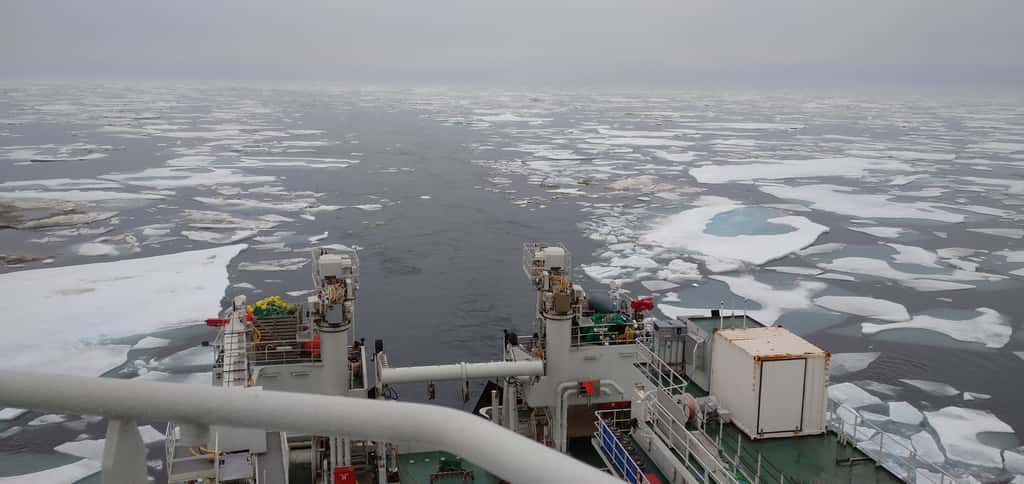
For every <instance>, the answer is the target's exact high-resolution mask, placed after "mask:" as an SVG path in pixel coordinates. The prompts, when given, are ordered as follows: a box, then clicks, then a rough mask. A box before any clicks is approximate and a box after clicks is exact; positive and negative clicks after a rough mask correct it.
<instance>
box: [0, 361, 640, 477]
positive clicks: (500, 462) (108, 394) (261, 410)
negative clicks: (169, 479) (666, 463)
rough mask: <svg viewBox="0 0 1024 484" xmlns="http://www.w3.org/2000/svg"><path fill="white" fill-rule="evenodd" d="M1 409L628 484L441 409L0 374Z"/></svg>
mask: <svg viewBox="0 0 1024 484" xmlns="http://www.w3.org/2000/svg"><path fill="white" fill-rule="evenodd" d="M0 404H2V405H5V406H11V407H18V408H35V409H41V410H48V411H55V412H64V413H71V414H83V415H104V414H106V415H118V416H122V417H145V418H151V419H166V420H177V421H189V422H195V423H200V424H207V425H213V424H219V425H232V426H238V427H259V428H263V429H267V430H268V431H294V432H308V433H310V434H319V435H322V434H325V433H326V434H334V435H345V436H348V437H350V438H354V439H368V440H376V439H381V440H385V441H416V442H423V443H426V444H430V445H434V446H437V447H438V448H439V449H442V450H446V451H448V452H451V453H454V454H456V455H460V456H462V457H464V458H465V459H467V460H469V461H470V462H473V463H474V464H477V465H479V466H481V467H483V468H484V469H486V470H488V471H489V472H492V473H494V474H496V475H497V476H499V477H502V478H504V479H506V480H510V481H512V482H587V483H594V484H600V483H616V482H621V481H619V480H618V479H615V478H614V477H612V476H609V475H608V474H605V473H603V472H601V471H599V470H597V469H595V468H593V467H590V466H589V465H587V464H584V463H582V462H579V461H576V460H574V459H572V458H571V457H568V456H565V455H562V454H560V453H558V452H556V451H555V450H553V449H549V448H547V447H544V446H543V445H540V444H537V443H536V442H533V441H532V440H530V439H527V438H526V437H523V436H521V435H518V434H515V433H513V432H510V431H508V430H506V429H504V428H502V427H501V426H498V425H494V424H492V423H490V422H488V421H487V420H484V419H481V418H479V417H476V416H474V415H472V414H469V413H465V412H460V411H458V410H454V409H450V408H444V407H439V406H434V405H423V404H416V403H405V402H395V401H380V400H366V399H356V398H347V397H330V396H322V395H303V394H295V393H285V392H269V391H259V390H243V389H227V388H215V387H211V388H205V387H202V386H198V385H196V386H194V387H192V388H189V390H188V391H187V392H183V391H182V388H181V385H179V384H173V383H155V382H143V381H131V380H119V379H114V378H88V377H77V376H65V375H48V374H43V373H32V372H13V371H0ZM510 456H515V457H516V458H510ZM523 462H529V463H530V465H523V464H522V463H523Z"/></svg>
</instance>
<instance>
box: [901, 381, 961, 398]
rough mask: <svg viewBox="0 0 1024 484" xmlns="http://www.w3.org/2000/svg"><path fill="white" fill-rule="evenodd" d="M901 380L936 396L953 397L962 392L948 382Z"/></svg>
mask: <svg viewBox="0 0 1024 484" xmlns="http://www.w3.org/2000/svg"><path fill="white" fill-rule="evenodd" d="M900 381H901V382H903V383H906V384H907V385H910V386H912V387H916V388H918V389H920V390H922V391H924V392H925V393H928V394H929V395H934V396H936V397H952V396H954V395H959V394H960V390H957V389H956V387H954V386H953V385H950V384H948V383H942V382H937V381H931V380H911V379H901V380H900Z"/></svg>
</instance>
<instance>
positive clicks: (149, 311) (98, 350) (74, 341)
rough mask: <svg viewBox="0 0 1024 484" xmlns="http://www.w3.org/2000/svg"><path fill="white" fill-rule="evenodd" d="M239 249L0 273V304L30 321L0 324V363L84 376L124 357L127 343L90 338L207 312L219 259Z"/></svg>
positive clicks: (221, 281) (191, 319)
mask: <svg viewBox="0 0 1024 484" xmlns="http://www.w3.org/2000/svg"><path fill="white" fill-rule="evenodd" d="M243 249H245V245H233V246H225V247H218V248H215V249H207V250H199V251H190V252H180V253H176V254H168V255H161V256H155V257H146V258H140V259H128V260H120V261H114V262H101V263H95V264H83V265H75V266H64V267H55V268H46V269H33V270H28V271H20V272H10V273H7V274H0V294H3V295H4V298H3V299H2V300H0V312H3V313H4V314H5V315H6V317H8V318H10V319H11V320H12V321H32V322H33V323H34V324H19V325H13V326H9V327H8V328H6V330H5V337H4V341H3V342H0V348H2V350H3V353H4V355H5V358H4V360H3V362H0V365H2V366H3V367H5V368H9V369H16V368H26V369H27V368H31V369H32V370H36V371H51V372H61V373H65V372H70V373H74V374H91V375H92V376H95V375H98V374H100V373H102V372H104V371H106V370H109V369H110V368H113V367H115V366H117V365H118V364H119V363H120V362H123V361H124V359H125V355H126V354H127V351H128V349H129V346H127V345H101V344H95V343H94V341H96V340H97V339H102V338H104V337H120V336H129V335H133V334H143V333H147V332H152V331H154V330H156V329H161V328H166V327H173V326H178V325H182V324H190V323H196V322H199V321H202V320H203V319H204V318H205V317H208V316H209V315H211V314H215V313H216V312H217V311H218V310H219V308H220V299H221V297H222V296H223V294H224V288H225V287H227V285H228V272H227V265H228V263H230V261H231V259H233V258H234V257H235V256H236V255H237V254H238V253H239V252H241V251H242V250H243ZM126 308H128V309H129V310H127V311H126ZM132 308H134V309H135V310H131V309H132ZM69 309H73V317H68V314H69V313H68V310H69ZM140 315H141V316H142V317H140Z"/></svg>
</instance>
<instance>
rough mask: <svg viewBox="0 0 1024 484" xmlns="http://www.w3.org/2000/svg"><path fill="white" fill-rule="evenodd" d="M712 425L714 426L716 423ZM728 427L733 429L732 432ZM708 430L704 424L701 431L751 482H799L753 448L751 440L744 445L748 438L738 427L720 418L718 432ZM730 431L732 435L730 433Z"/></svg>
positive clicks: (725, 459) (774, 483)
mask: <svg viewBox="0 0 1024 484" xmlns="http://www.w3.org/2000/svg"><path fill="white" fill-rule="evenodd" d="M711 427H712V428H714V425H712V426H711ZM727 429H731V432H730V431H729V430H727ZM707 430H708V429H707V427H706V426H703V425H702V426H701V428H700V432H701V433H702V434H703V435H704V436H705V437H707V438H708V440H710V441H711V442H714V443H715V446H716V447H718V452H719V455H721V456H722V459H723V460H724V461H725V462H727V463H729V464H731V465H732V468H733V471H734V472H736V473H739V474H740V475H742V476H744V478H746V479H747V480H748V481H749V482H752V483H755V484H785V483H787V482H798V481H796V480H795V479H793V478H787V477H786V476H785V474H783V473H782V471H781V470H779V468H778V467H776V466H775V465H774V464H772V462H771V460H769V459H768V458H766V457H765V456H764V455H763V454H762V453H760V452H756V451H754V450H751V447H750V444H749V442H748V443H747V444H746V445H747V446H746V447H744V442H746V439H745V438H744V437H743V435H741V432H740V431H739V430H738V429H737V428H736V427H733V426H727V425H725V424H724V423H722V421H721V420H719V422H718V433H717V434H715V435H714V436H712V435H711V434H710V433H708V431H707ZM730 433H731V435H729V434H730Z"/></svg>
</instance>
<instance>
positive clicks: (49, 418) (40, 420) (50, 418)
mask: <svg viewBox="0 0 1024 484" xmlns="http://www.w3.org/2000/svg"><path fill="white" fill-rule="evenodd" d="M67 419H68V417H67V415H57V414H53V413H48V414H46V415H40V416H38V417H36V418H34V419H32V420H31V421H29V423H28V426H29V427H37V426H40V425H50V424H55V423H61V422H64V421H66V420H67Z"/></svg>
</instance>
